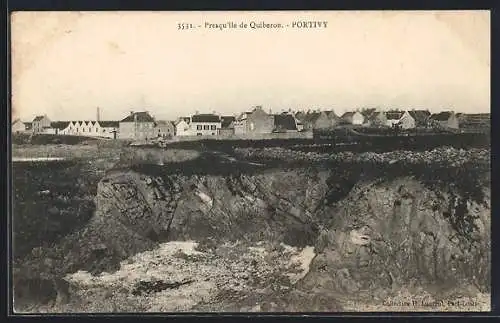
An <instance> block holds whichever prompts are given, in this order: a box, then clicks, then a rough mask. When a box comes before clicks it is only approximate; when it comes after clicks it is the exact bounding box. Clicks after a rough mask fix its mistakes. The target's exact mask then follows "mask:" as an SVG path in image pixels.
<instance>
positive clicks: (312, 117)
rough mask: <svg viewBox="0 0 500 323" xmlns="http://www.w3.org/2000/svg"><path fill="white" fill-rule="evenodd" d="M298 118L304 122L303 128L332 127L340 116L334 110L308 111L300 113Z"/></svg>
mask: <svg viewBox="0 0 500 323" xmlns="http://www.w3.org/2000/svg"><path fill="white" fill-rule="evenodd" d="M298 119H299V120H301V121H302V123H303V124H304V129H324V128H332V127H334V126H335V125H337V123H338V122H339V120H340V118H339V117H338V116H337V115H336V114H335V112H334V111H332V110H329V111H319V110H316V111H308V113H305V114H303V115H300V116H299V118H298Z"/></svg>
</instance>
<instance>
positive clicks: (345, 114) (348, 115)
mask: <svg viewBox="0 0 500 323" xmlns="http://www.w3.org/2000/svg"><path fill="white" fill-rule="evenodd" d="M353 115H354V112H346V113H344V114H343V115H342V117H341V118H343V119H345V118H351V117H352V116H353Z"/></svg>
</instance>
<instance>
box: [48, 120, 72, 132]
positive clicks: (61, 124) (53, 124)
mask: <svg viewBox="0 0 500 323" xmlns="http://www.w3.org/2000/svg"><path fill="white" fill-rule="evenodd" d="M69 123H70V121H54V122H51V123H50V126H51V127H52V128H54V129H59V130H62V129H65V128H67V127H68V126H69Z"/></svg>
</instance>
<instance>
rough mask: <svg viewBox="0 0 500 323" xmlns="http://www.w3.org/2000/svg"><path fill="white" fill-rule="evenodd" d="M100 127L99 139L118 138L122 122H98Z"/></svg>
mask: <svg viewBox="0 0 500 323" xmlns="http://www.w3.org/2000/svg"><path fill="white" fill-rule="evenodd" d="M97 126H98V127H99V137H105V138H113V139H116V138H118V135H119V129H120V122H118V121H97Z"/></svg>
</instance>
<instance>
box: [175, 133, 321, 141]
mask: <svg viewBox="0 0 500 323" xmlns="http://www.w3.org/2000/svg"><path fill="white" fill-rule="evenodd" d="M312 138H313V133H312V131H303V132H279V133H278V132H277V133H247V134H231V135H228V134H224V135H216V136H179V137H173V138H172V139H171V140H170V141H171V142H179V141H196V140H273V139H274V140H275V139H312Z"/></svg>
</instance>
